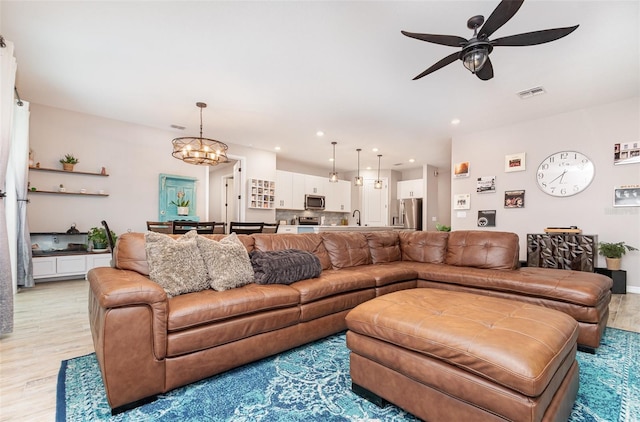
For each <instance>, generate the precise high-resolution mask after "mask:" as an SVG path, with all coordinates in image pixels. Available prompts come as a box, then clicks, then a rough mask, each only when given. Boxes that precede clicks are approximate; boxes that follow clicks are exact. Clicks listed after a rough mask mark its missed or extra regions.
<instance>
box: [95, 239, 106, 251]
mask: <svg viewBox="0 0 640 422" xmlns="http://www.w3.org/2000/svg"><path fill="white" fill-rule="evenodd" d="M93 249H107V244H106V243H101V242H96V241H95V240H94V241H93Z"/></svg>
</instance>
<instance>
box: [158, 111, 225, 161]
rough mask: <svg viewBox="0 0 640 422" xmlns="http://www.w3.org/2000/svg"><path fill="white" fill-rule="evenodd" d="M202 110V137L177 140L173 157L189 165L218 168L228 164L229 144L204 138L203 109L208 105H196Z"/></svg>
mask: <svg viewBox="0 0 640 422" xmlns="http://www.w3.org/2000/svg"><path fill="white" fill-rule="evenodd" d="M196 106H197V107H199V108H200V137H199V138H196V137H192V136H185V137H182V138H175V139H174V140H173V141H171V143H172V144H173V153H172V155H173V156H174V157H175V158H177V159H178V160H182V161H184V162H185V163H187V164H195V165H200V166H217V165H218V164H222V163H227V162H229V159H228V158H227V150H228V149H229V147H228V146H227V144H225V143H223V142H220V141H216V140H214V139H209V138H203V137H202V109H203V108H205V107H206V106H207V105H206V104H205V103H196Z"/></svg>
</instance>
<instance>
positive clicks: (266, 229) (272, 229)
mask: <svg viewBox="0 0 640 422" xmlns="http://www.w3.org/2000/svg"><path fill="white" fill-rule="evenodd" d="M279 226H280V222H276V223H264V225H263V226H262V233H278V227H279Z"/></svg>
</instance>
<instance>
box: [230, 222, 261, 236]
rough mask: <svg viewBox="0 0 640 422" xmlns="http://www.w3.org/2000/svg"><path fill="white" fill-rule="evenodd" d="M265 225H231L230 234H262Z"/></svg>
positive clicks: (247, 223)
mask: <svg viewBox="0 0 640 422" xmlns="http://www.w3.org/2000/svg"><path fill="white" fill-rule="evenodd" d="M263 226H264V223H250V222H235V221H232V222H231V223H229V233H236V234H253V233H262V227H263Z"/></svg>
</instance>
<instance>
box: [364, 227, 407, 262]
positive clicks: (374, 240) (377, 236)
mask: <svg viewBox="0 0 640 422" xmlns="http://www.w3.org/2000/svg"><path fill="white" fill-rule="evenodd" d="M364 237H365V238H366V239H367V244H368V245H369V254H370V255H371V263H372V264H382V263H385V262H393V261H400V259H401V258H402V253H401V251H400V236H399V235H398V232H397V231H392V230H389V231H375V232H365V233H364Z"/></svg>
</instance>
